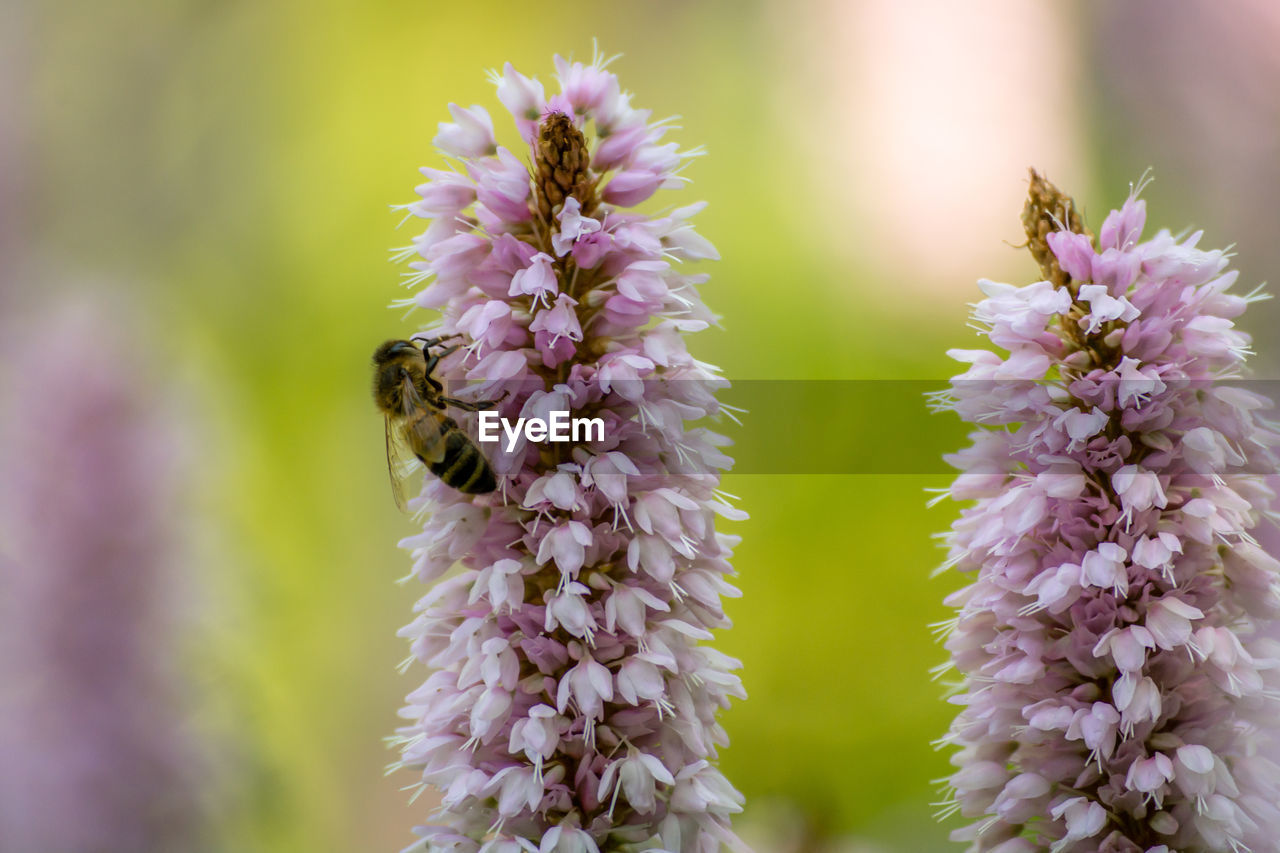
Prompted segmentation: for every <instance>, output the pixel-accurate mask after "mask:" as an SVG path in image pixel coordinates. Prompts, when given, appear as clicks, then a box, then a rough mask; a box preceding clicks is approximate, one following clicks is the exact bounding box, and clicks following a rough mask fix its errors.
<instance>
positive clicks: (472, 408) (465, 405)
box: [440, 391, 507, 412]
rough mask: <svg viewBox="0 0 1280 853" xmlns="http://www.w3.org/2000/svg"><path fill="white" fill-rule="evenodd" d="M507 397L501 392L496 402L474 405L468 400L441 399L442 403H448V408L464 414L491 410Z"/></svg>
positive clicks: (485, 401)
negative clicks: (451, 407) (454, 408)
mask: <svg viewBox="0 0 1280 853" xmlns="http://www.w3.org/2000/svg"><path fill="white" fill-rule="evenodd" d="M506 397H507V392H506V391H503V392H502V395H501V396H499V397H498V398H497V399H496V400H477V401H475V402H474V403H472V402H470V401H468V400H456V399H454V398H453V397H441V398H440V400H441V401H442V402H445V403H448V404H449V405H450V406H454V407H456V408H459V409H462V410H463V411H464V412H483V411H484V410H485V409H492V408H493V407H494V406H496V405H498V404H499V403H501V402H502V401H503V400H505V399H506Z"/></svg>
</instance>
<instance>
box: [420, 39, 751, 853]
mask: <svg viewBox="0 0 1280 853" xmlns="http://www.w3.org/2000/svg"><path fill="white" fill-rule="evenodd" d="M605 64H606V63H604V62H602V61H600V60H598V59H597V60H596V61H595V62H593V63H592V64H589V65H584V64H582V63H578V62H570V61H567V60H564V59H561V58H559V57H557V58H556V71H557V75H556V76H557V78H558V80H559V83H560V89H561V91H560V93H559V94H556V95H554V96H552V97H550V98H547V97H546V96H545V93H544V89H543V86H542V84H541V83H540V82H538V81H537V80H534V79H531V78H528V77H525V76H524V75H522V74H521V73H520V72H518V71H516V70H515V69H514V68H513V67H512V66H511V65H510V64H508V65H507V66H506V67H505V69H504V70H503V71H502V72H501V73H500V74H499V73H495V74H494V75H493V79H494V82H495V83H496V84H497V88H498V98H499V100H501V101H502V102H503V104H504V105H505V106H506V107H507V108H508V109H509V110H510V111H511V113H512V115H513V117H514V118H515V120H516V123H517V127H518V128H519V131H520V133H521V135H522V137H523V139H524V141H525V142H526V143H528V144H529V146H530V154H531V159H532V180H531V174H530V171H529V168H530V167H529V166H526V165H525V164H524V163H522V162H521V160H520V159H519V158H517V157H516V155H514V154H512V153H511V152H510V151H508V150H506V149H505V148H503V147H500V146H499V145H498V144H497V142H496V140H495V138H494V125H493V122H492V120H491V119H490V117H489V115H488V113H487V111H486V110H485V109H484V108H483V107H480V106H475V107H471V108H470V109H462V108H460V107H457V106H456V105H455V106H451V107H450V110H451V113H452V116H453V119H454V120H453V121H452V122H447V123H442V124H441V125H440V133H439V135H438V136H437V137H436V139H435V142H436V145H437V146H439V147H440V149H441V150H443V151H444V152H445V153H446V154H448V155H450V156H451V157H453V158H455V160H454V163H455V164H456V165H455V167H454V168H453V169H452V170H424V173H425V174H426V175H427V177H428V178H429V181H428V183H426V184H424V185H422V186H421V187H419V189H418V191H419V195H420V197H421V200H420V201H418V202H416V203H415V204H413V205H411V206H410V210H411V211H412V212H413V213H415V214H416V215H418V216H421V217H424V218H427V219H430V220H431V224H430V225H429V226H428V227H427V229H426V231H425V232H424V233H423V234H421V235H420V236H418V237H416V238H415V239H414V244H413V246H411V247H408V248H407V249H406V250H405V251H404V255H405V256H406V257H410V256H414V255H416V256H417V260H414V261H413V262H412V266H413V267H414V269H416V270H417V271H418V273H417V274H416V275H413V276H411V278H410V283H411V284H414V285H416V284H418V283H420V282H430V283H429V284H428V285H427V286H426V287H424V288H422V289H421V290H419V291H418V292H417V293H416V294H415V296H414V297H413V298H412V299H411V300H408V301H407V302H408V303H409V304H416V305H418V306H420V307H426V308H438V309H439V310H440V311H441V313H442V315H443V316H442V319H441V320H440V321H439V322H438V323H437V324H436V325H434V326H433V327H431V329H430V330H429V334H430V335H432V336H436V335H444V336H448V335H457V336H458V337H459V340H458V343H459V344H460V345H462V348H461V349H460V350H459V351H456V352H454V353H453V354H451V355H448V356H447V357H446V358H445V360H444V361H443V362H442V364H441V367H440V370H439V371H438V375H440V376H441V377H442V378H443V379H445V380H446V381H449V382H452V383H455V384H456V383H459V382H462V381H464V380H474V381H478V382H482V383H483V388H481V389H479V390H480V392H481V393H479V394H477V397H482V396H483V397H490V398H497V397H502V402H501V404H500V406H499V411H500V412H501V414H502V415H503V416H504V417H506V418H507V419H509V420H511V421H514V420H515V418H516V417H533V416H539V417H543V418H546V417H547V413H548V412H550V411H553V410H572V412H573V413H574V415H575V416H579V417H592V416H595V417H601V418H603V419H604V421H605V429H604V439H603V440H600V441H584V442H580V443H576V444H573V445H569V444H559V445H538V444H534V443H531V442H528V441H526V440H524V439H520V440H519V441H518V442H517V443H516V444H515V446H514V447H513V448H511V449H510V450H508V449H507V448H505V447H503V449H502V450H501V451H488V450H487V448H488V447H491V446H492V445H488V446H484V447H485V449H486V453H487V454H488V455H489V456H490V457H491V464H492V465H493V468H494V470H495V472H496V474H497V478H498V483H499V487H498V491H497V492H495V493H493V494H492V495H486V496H482V497H479V498H474V497H472V496H469V495H465V494H462V493H460V492H458V491H455V490H454V489H452V488H450V487H448V486H446V485H444V483H443V482H441V481H439V480H436V479H434V478H429V482H428V485H427V486H426V489H425V500H419V501H418V506H420V507H423V508H425V509H426V511H427V512H428V513H429V516H430V517H429V519H428V520H427V522H426V524H425V526H424V528H423V530H422V532H421V533H420V534H418V535H415V536H412V537H410V538H409V539H407V540H405V542H404V543H403V544H404V545H406V546H407V547H410V548H412V549H413V553H414V557H415V561H416V562H415V567H414V572H415V574H416V575H417V577H418V578H419V579H420V580H422V581H423V582H435V586H434V588H433V589H432V590H431V592H430V593H428V594H427V596H426V597H425V598H423V599H422V601H421V602H420V603H419V607H418V609H419V610H420V611H421V615H420V616H419V617H418V619H417V620H416V621H415V622H414V623H413V624H411V625H410V626H408V627H407V628H406V629H405V630H404V632H403V633H404V635H405V636H407V637H408V638H409V639H410V640H411V641H412V644H413V655H414V657H415V658H416V659H417V660H418V661H420V662H421V663H423V664H425V665H426V666H428V667H430V668H431V669H432V670H434V671H433V672H432V674H431V675H430V677H429V678H428V679H427V681H426V683H425V684H423V686H422V687H421V688H419V689H418V690H416V691H414V692H413V693H412V694H411V695H410V696H409V705H408V707H406V708H405V709H404V710H403V712H402V714H403V716H405V717H406V718H407V719H408V720H409V725H408V726H407V727H406V728H404V729H403V730H402V731H401V733H400V737H399V738H398V741H399V744H400V747H401V750H402V759H401V762H400V764H402V765H404V766H408V767H412V768H415V769H418V770H420V771H421V774H422V779H423V782H424V783H425V784H429V785H432V786H434V787H436V788H438V789H440V790H441V791H442V792H443V807H442V809H441V810H440V811H439V812H438V813H437V815H436V816H435V817H436V819H437V820H438V821H439V823H438V824H437V825H433V826H426V827H419V828H418V830H417V831H418V832H419V833H420V834H421V835H422V836H423V837H424V838H425V843H426V846H427V848H428V849H430V850H445V849H448V850H457V851H473V852H474V851H479V850H485V851H509V853H515V851H538V853H551V851H581V853H586V851H598V850H640V849H644V850H666V851H671V853H695V852H696V853H711V852H712V851H717V850H720V849H721V847H722V846H723V845H725V844H728V845H730V846H733V847H735V848H739V849H741V848H742V844H741V842H739V841H738V840H737V838H736V837H735V836H734V834H733V832H732V831H731V830H730V828H729V818H730V815H732V814H734V813H736V812H739V811H740V810H741V806H742V796H741V795H740V794H739V793H738V792H737V791H736V790H735V789H734V788H733V787H732V786H731V785H730V784H729V783H728V781H727V780H726V779H725V778H724V776H723V775H722V774H721V773H720V771H719V770H718V769H717V768H716V766H715V764H714V763H713V761H714V759H715V757H716V753H717V749H718V748H719V747H720V746H723V745H724V744H726V743H727V738H726V736H725V732H724V730H723V729H722V728H721V726H720V725H719V723H718V722H717V721H716V714H717V713H718V711H719V710H720V709H721V708H725V707H727V706H728V704H729V699H730V697H734V696H736V697H742V696H743V695H744V693H743V691H742V687H741V684H740V682H739V680H738V678H737V676H736V675H734V674H733V673H732V670H733V669H735V668H737V667H738V663H737V662H736V661H734V660H732V659H730V658H728V657H726V656H725V655H723V654H721V653H719V652H717V651H715V650H714V649H712V648H710V647H708V646H705V645H702V644H701V643H702V642H704V641H708V640H710V639H712V634H711V631H712V630H713V629H717V628H725V627H728V625H729V621H728V619H727V618H726V617H725V615H724V612H723V610H722V607H721V597H722V596H724V595H736V594H737V591H736V590H735V589H734V588H733V587H732V586H730V585H729V583H728V581H727V577H728V576H729V575H731V574H732V569H731V567H730V565H729V562H728V559H729V557H730V556H731V552H732V551H731V549H732V547H733V545H734V544H735V542H736V537H732V536H727V535H724V534H721V533H717V532H716V529H715V516H716V514H720V515H724V516H726V517H729V518H734V519H736V518H742V517H744V516H743V514H742V513H740V512H738V511H736V510H734V509H732V508H730V507H729V506H728V505H727V504H726V503H725V500H724V496H723V495H722V494H721V493H720V492H718V490H717V486H718V485H719V469H722V468H726V467H728V465H729V460H728V458H727V457H726V456H724V455H723V454H722V453H721V452H720V451H719V446H720V445H721V444H722V443H723V440H722V439H721V438H720V437H719V436H717V435H715V434H713V433H710V432H707V431H706V430H705V429H688V428H686V426H685V423H686V422H687V421H690V420H696V419H698V418H702V417H704V416H707V415H713V414H716V413H718V412H719V405H718V404H717V402H716V399H715V396H714V391H715V390H716V389H717V388H719V387H722V386H723V385H724V382H723V380H721V379H719V378H718V375H717V373H716V371H715V369H714V368H712V367H711V366H709V365H706V364H703V363H701V362H699V361H697V360H695V359H694V358H692V357H691V356H690V355H689V353H688V351H687V350H686V348H685V343H684V336H685V335H687V334H689V333H692V332H696V331H699V330H701V329H704V328H706V327H707V326H708V325H709V324H710V323H711V322H712V321H713V320H714V317H713V315H712V314H711V313H710V312H709V311H708V310H707V309H706V308H705V307H704V305H703V304H702V302H701V299H700V297H699V294H698V290H697V285H699V284H700V283H702V282H703V281H704V280H705V276H697V275H690V274H686V273H684V272H681V271H680V270H679V267H680V265H681V264H682V263H683V262H686V261H697V260H702V259H709V258H715V257H717V255H716V252H715V249H714V248H712V246H711V245H710V244H709V243H708V242H707V241H706V240H704V239H703V238H702V237H700V236H699V235H698V234H697V233H696V232H695V231H694V230H693V226H692V225H691V224H690V219H691V218H692V216H693V215H694V214H696V213H697V212H698V211H699V210H700V209H701V207H702V205H700V204H694V205H690V206H687V207H681V208H676V209H668V210H666V211H664V212H662V213H655V214H647V213H640V212H637V211H632V210H627V209H626V208H630V207H632V206H634V205H638V204H641V203H642V202H645V201H646V200H648V199H649V198H650V197H651V196H652V195H653V194H654V193H655V192H656V191H658V190H659V189H661V188H664V187H678V186H680V185H682V184H683V183H684V178H683V177H681V176H680V175H679V174H678V172H679V170H680V169H681V167H682V166H683V164H684V162H685V160H686V158H687V157H688V156H689V155H688V154H687V153H682V152H680V151H679V150H678V149H677V147H676V146H675V144H674V143H668V142H664V141H663V139H664V137H665V136H666V133H667V131H668V130H669V129H670V124H669V123H668V122H653V121H651V120H650V116H649V112H648V111H646V110H640V109H637V108H635V107H633V106H632V104H631V96H630V94H628V93H626V92H623V91H622V89H621V88H620V86H619V83H618V80H617V78H616V77H615V76H614V75H613V74H612V73H610V72H609V71H607V70H606V69H605ZM500 392H505V393H500ZM473 434H474V431H473ZM458 562H461V563H462V566H463V569H462V571H461V573H459V574H454V575H452V576H450V577H447V578H445V579H443V580H441V579H440V578H441V576H442V575H444V574H445V573H446V572H448V571H449V570H450V569H451V567H453V566H454V565H455V563H458ZM415 849H420V848H419V847H417V846H415Z"/></svg>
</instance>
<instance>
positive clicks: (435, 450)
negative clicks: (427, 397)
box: [404, 408, 449, 465]
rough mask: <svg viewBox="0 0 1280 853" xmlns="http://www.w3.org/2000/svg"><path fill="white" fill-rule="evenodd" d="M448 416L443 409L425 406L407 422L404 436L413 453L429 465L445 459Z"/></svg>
mask: <svg viewBox="0 0 1280 853" xmlns="http://www.w3.org/2000/svg"><path fill="white" fill-rule="evenodd" d="M446 420H447V416H446V415H445V413H444V412H443V411H440V410H437V409H431V408H423V409H422V410H421V411H420V412H419V413H418V414H416V415H414V416H413V417H412V418H411V419H410V420H408V421H406V422H405V426H404V437H405V441H406V442H407V443H408V445H409V447H410V448H412V450H413V454H414V455H415V456H417V457H418V458H419V459H421V460H422V461H423V462H425V463H427V464H428V465H434V464H435V463H437V462H443V461H444V452H445V448H446V447H448V444H449V443H448V441H447V438H446V436H445V433H446V432H447V431H448V425H447V424H446Z"/></svg>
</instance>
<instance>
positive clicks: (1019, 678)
mask: <svg viewBox="0 0 1280 853" xmlns="http://www.w3.org/2000/svg"><path fill="white" fill-rule="evenodd" d="M1145 218H1146V210H1145V205H1144V203H1143V202H1142V201H1140V200H1138V199H1137V198H1135V197H1130V199H1129V200H1128V201H1127V202H1126V203H1125V204H1124V206H1123V207H1122V208H1121V209H1120V210H1118V211H1114V212H1112V213H1111V214H1110V215H1109V216H1108V217H1107V219H1106V222H1105V224H1104V225H1103V226H1102V229H1101V231H1100V233H1099V235H1098V239H1097V241H1096V245H1095V243H1094V242H1093V241H1092V240H1091V239H1090V238H1089V237H1088V236H1084V235H1081V234H1075V233H1071V232H1069V231H1065V230H1062V231H1058V232H1056V233H1053V234H1051V235H1050V236H1049V237H1048V245H1049V248H1050V249H1051V250H1052V252H1053V255H1054V256H1055V257H1056V258H1057V262H1058V264H1059V265H1060V266H1061V268H1062V269H1063V271H1065V272H1066V273H1067V274H1068V275H1069V276H1070V278H1071V280H1072V281H1071V284H1070V286H1068V287H1059V288H1055V287H1054V286H1053V284H1051V283H1050V282H1048V281H1041V282H1037V283H1035V284H1031V285H1028V286H1025V287H1013V286H1010V285H1003V284H995V283H991V282H983V283H982V289H983V292H984V293H985V295H986V298H985V299H984V300H983V301H982V302H980V303H979V304H978V305H977V306H976V310H975V318H976V319H977V321H978V322H979V323H980V324H981V325H982V327H983V328H984V330H985V333H986V335H987V337H989V339H990V340H991V342H992V344H994V345H995V346H996V347H999V348H1001V349H1003V350H1005V351H1006V352H1007V355H999V354H997V353H996V352H994V351H992V350H986V349H983V350H971V351H955V352H953V353H951V355H952V356H953V357H955V358H956V359H958V360H959V361H961V362H964V363H966V364H968V365H969V368H968V370H967V371H966V372H964V373H963V374H961V375H959V376H957V377H955V378H954V379H953V380H952V389H951V391H950V392H949V393H948V395H947V401H946V402H947V405H948V406H950V407H953V408H954V409H955V411H957V412H958V413H959V414H960V416H961V417H962V418H963V419H964V420H965V421H967V422H970V423H974V424H978V425H982V426H983V427H989V428H984V429H981V430H978V431H976V432H974V433H973V434H972V437H971V438H972V445H971V446H970V447H968V448H967V449H965V450H964V451H962V452H960V453H958V454H956V455H955V456H954V457H953V458H952V459H951V460H950V461H951V462H952V463H953V464H954V465H956V466H957V467H958V468H960V469H961V470H962V473H961V474H960V475H958V476H957V478H956V480H955V483H954V484H953V486H952V487H951V489H950V494H951V496H952V497H954V498H956V499H958V500H966V501H974V504H973V505H972V506H971V507H970V508H967V509H965V510H964V511H963V512H962V514H961V516H960V518H959V520H958V521H957V522H956V523H955V524H954V526H953V527H952V529H951V531H950V533H949V534H948V535H947V543H948V545H949V560H948V565H949V566H954V567H955V568H957V569H959V570H961V571H964V572H971V573H974V574H975V575H976V578H975V579H974V581H973V582H972V583H971V584H970V585H969V586H966V587H965V588H963V589H961V590H960V591H958V592H957V593H955V594H954V595H953V596H952V597H951V598H950V599H949V603H951V604H952V605H953V606H955V607H957V608H958V611H959V612H958V615H957V617H956V618H955V620H954V622H952V623H950V624H949V625H948V626H947V627H948V628H949V629H950V630H949V636H948V638H947V641H946V646H947V649H948V651H949V652H950V654H951V665H952V666H954V667H955V668H956V669H957V670H958V671H959V673H960V674H961V675H962V676H963V682H962V683H961V684H960V685H959V687H958V689H957V693H956V695H955V696H954V698H953V701H955V702H956V703H958V704H960V705H962V706H963V710H962V711H961V712H960V713H959V715H958V716H957V718H956V720H955V722H954V724H953V725H952V728H951V731H950V733H949V735H948V736H947V737H946V738H945V739H944V740H945V742H947V743H950V744H952V745H955V746H957V747H959V751H958V753H957V754H956V755H955V756H954V758H953V762H954V763H955V764H956V765H957V766H958V768H959V769H958V770H957V771H956V772H955V774H954V775H953V776H951V778H950V780H949V783H950V785H949V786H950V791H951V797H950V808H949V810H948V811H958V812H959V813H960V814H962V815H963V816H964V817H966V818H969V819H971V820H972V821H973V822H972V823H971V824H970V825H968V826H967V827H965V828H963V829H960V830H957V831H956V832H955V833H954V835H953V837H954V838H955V839H956V840H962V841H967V842H970V846H969V848H968V849H969V850H971V851H998V853H1031V851H1042V850H1049V851H1054V853H1059V851H1074V852H1076V853H1081V852H1082V851H1109V852H1110V853H1130V851H1146V853H1173V851H1184V852H1185V851H1235V853H1240V851H1246V850H1250V851H1254V853H1262V851H1269V850H1275V849H1276V846H1275V845H1276V843H1277V841H1276V839H1277V838H1280V834H1278V833H1280V767H1277V765H1276V764H1275V763H1273V761H1272V760H1271V759H1269V758H1268V755H1274V752H1273V751H1272V743H1271V734H1272V731H1273V730H1274V726H1275V722H1276V719H1277V714H1280V705H1278V704H1277V701H1276V700H1277V698H1278V697H1280V692H1277V679H1278V678H1280V645H1278V644H1277V643H1276V642H1275V641H1274V640H1273V639H1272V636H1274V634H1275V630H1274V629H1275V624H1276V623H1275V620H1276V618H1277V616H1280V586H1278V581H1280V575H1278V572H1280V562H1278V561H1277V560H1276V559H1275V558H1274V557H1272V556H1271V555H1270V554H1268V553H1267V552H1266V551H1265V550H1263V548H1262V547H1260V545H1259V544H1258V541H1257V540H1256V538H1255V535H1260V534H1261V532H1262V526H1263V525H1267V526H1270V525H1271V524H1272V523H1273V520H1272V519H1273V513H1272V509H1271V508H1272V506H1273V502H1274V494H1273V492H1272V490H1271V488H1269V485H1268V476H1267V475H1268V474H1269V473H1271V474H1273V473H1274V472H1275V471H1276V459H1275V456H1274V455H1273V448H1274V447H1275V446H1276V444H1277V442H1278V441H1280V436H1277V434H1276V433H1275V432H1273V431H1272V429H1271V428H1270V427H1269V425H1268V424H1267V423H1266V422H1265V421H1264V420H1263V419H1262V418H1261V417H1260V411H1261V410H1263V409H1265V408H1269V407H1270V402H1269V401H1268V400H1267V399H1266V398H1264V397H1262V396H1261V395H1259V394H1257V393H1255V392H1254V391H1251V390H1249V389H1247V388H1245V387H1241V385H1240V384H1239V383H1237V384H1235V385H1229V384H1224V383H1223V380H1227V379H1232V378H1236V377H1239V376H1240V373H1241V368H1242V365H1243V362H1244V360H1245V357H1246V355H1247V354H1248V349H1247V348H1248V344H1249V339H1248V337H1247V336H1246V335H1245V334H1243V333H1242V332H1240V331H1238V330H1237V329H1236V328H1235V327H1234V324H1233V322H1232V321H1233V320H1234V318H1236V317H1237V316H1239V315H1240V314H1241V313H1242V312H1243V311H1244V309H1245V307H1246V304H1247V303H1248V301H1249V299H1248V298H1247V297H1242V296H1238V295H1235V294H1233V293H1231V292H1230V288H1231V285H1232V284H1233V283H1234V281H1235V278H1236V275H1235V273H1234V272H1229V271H1227V270H1226V266H1227V258H1226V256H1225V255H1224V254H1223V253H1222V252H1221V251H1203V250H1201V249H1198V248H1197V247H1196V243H1197V240H1198V238H1199V236H1200V235H1199V234H1195V235H1192V236H1191V237H1190V238H1188V239H1176V238H1175V237H1173V236H1171V235H1170V234H1169V233H1168V232H1167V231H1162V232H1160V233H1159V234H1157V235H1156V236H1155V237H1153V238H1151V239H1150V240H1148V241H1146V242H1141V233H1142V230H1143V227H1144V224H1145ZM1071 324H1075V327H1076V328H1071Z"/></svg>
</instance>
